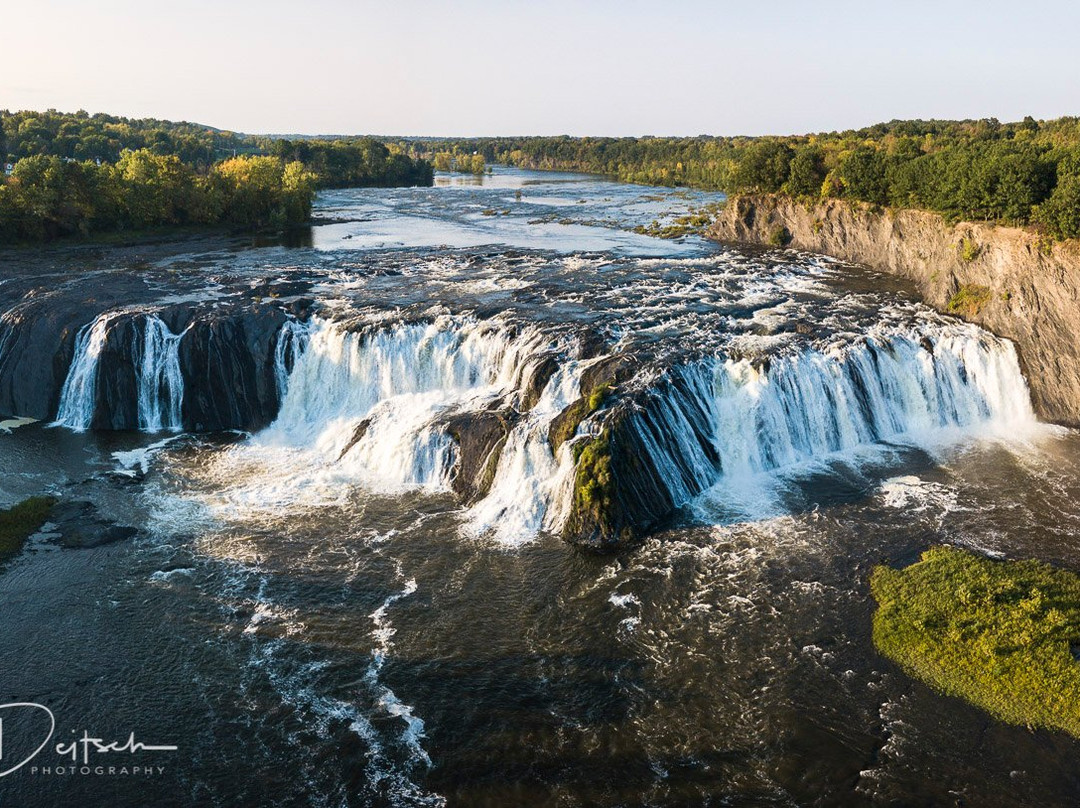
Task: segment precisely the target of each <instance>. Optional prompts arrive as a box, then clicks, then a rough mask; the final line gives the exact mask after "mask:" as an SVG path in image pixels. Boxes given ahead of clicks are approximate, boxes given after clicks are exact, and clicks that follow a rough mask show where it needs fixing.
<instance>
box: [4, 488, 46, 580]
mask: <svg viewBox="0 0 1080 808" xmlns="http://www.w3.org/2000/svg"><path fill="white" fill-rule="evenodd" d="M55 504H56V500H55V499H53V498H52V497H31V498H30V499H26V500H23V501H22V502H20V503H19V504H18V505H15V506H13V507H11V508H8V509H7V510H5V511H0V564H2V563H3V562H5V561H8V560H9V559H11V558H13V557H14V556H16V555H18V553H19V551H20V550H22V547H23V544H25V543H26V540H27V539H28V538H29V537H30V536H32V535H33V534H34V533H36V532H37V531H38V530H40V529H41V526H42V525H44V524H45V522H46V521H48V518H49V512H50V511H51V510H52V507H53V505H55Z"/></svg>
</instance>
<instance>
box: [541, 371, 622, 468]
mask: <svg viewBox="0 0 1080 808" xmlns="http://www.w3.org/2000/svg"><path fill="white" fill-rule="evenodd" d="M614 386H615V380H614V379H608V380H607V381H603V382H600V383H599V384H597V385H596V386H595V387H593V389H592V390H590V391H589V394H588V395H587V396H586V395H583V396H582V397H581V398H579V399H578V400H577V401H575V402H574V403H573V404H571V405H570V406H569V407H567V408H566V409H565V410H563V411H562V412H561V413H559V414H558V415H557V416H556V417H555V419H554V420H553V421H552V422H551V427H550V428H549V429H548V443H550V444H551V451H552V452H553V453H554V452H557V451H559V447H560V446H562V445H563V444H564V443H566V442H567V441H568V440H570V438H572V437H573V436H574V433H575V432H577V428H578V427H579V426H580V425H581V422H582V421H584V420H585V419H586V418H588V417H589V416H590V415H592V414H593V413H594V412H596V411H597V410H599V409H600V408H601V407H603V406H604V404H605V403H607V399H608V396H610V395H611V391H612V389H613V388H614Z"/></svg>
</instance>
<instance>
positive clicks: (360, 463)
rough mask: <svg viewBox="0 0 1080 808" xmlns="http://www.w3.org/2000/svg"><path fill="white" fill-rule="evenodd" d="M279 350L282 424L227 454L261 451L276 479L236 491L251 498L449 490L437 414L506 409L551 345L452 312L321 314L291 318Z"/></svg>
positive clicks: (530, 332) (449, 453)
mask: <svg viewBox="0 0 1080 808" xmlns="http://www.w3.org/2000/svg"><path fill="white" fill-rule="evenodd" d="M278 346H279V350H278V352H277V367H276V376H277V378H278V379H279V380H281V382H280V384H281V389H282V390H283V391H284V395H283V397H282V404H281V409H280V412H279V414H278V417H277V420H275V421H274V423H273V424H271V426H270V427H268V428H267V429H266V430H264V431H263V432H261V433H260V434H259V435H258V436H256V438H255V439H254V440H253V441H252V442H251V443H250V444H248V445H245V446H243V447H239V448H238V450H237V452H236V453H234V456H233V457H231V458H230V460H231V461H239V462H240V463H241V464H243V463H244V462H245V460H250V461H252V462H255V458H256V457H257V458H258V461H257V462H258V465H259V466H260V467H262V468H267V467H270V468H273V469H278V470H279V472H280V475H278V474H272V475H260V480H261V481H262V482H256V485H255V489H249V490H246V491H243V492H238V494H237V498H238V499H239V500H241V501H242V502H243V503H244V504H246V505H257V504H259V503H267V504H268V503H272V502H276V501H280V498H282V497H288V496H293V495H297V494H299V493H300V492H303V495H304V496H305V497H306V498H315V499H316V500H318V499H325V498H329V499H331V500H333V499H337V498H339V497H340V496H341V495H342V492H343V490H345V489H346V488H347V486H348V484H349V483H353V484H356V483H360V484H362V485H364V486H365V487H366V488H368V489H369V490H375V491H381V492H386V493H391V492H394V491H398V490H401V489H408V488H415V487H422V488H425V489H428V490H432V491H442V490H448V489H449V488H450V485H451V481H452V479H453V474H454V472H455V468H456V465H457V461H458V451H457V446H456V443H455V441H454V439H453V438H452V437H451V436H450V434H449V432H448V431H447V429H446V428H445V425H444V424H443V423H442V419H443V418H444V417H445V416H447V415H448V414H451V413H457V412H475V411H481V410H483V409H484V408H486V407H488V406H491V405H492V404H494V403H495V402H498V401H500V400H501V399H504V398H506V399H507V401H506V404H507V406H509V405H510V403H511V401H512V399H513V397H514V396H515V395H516V394H517V393H518V391H519V389H520V388H521V386H522V385H523V383H524V376H525V373H526V371H527V370H528V363H529V360H530V359H531V358H532V357H534V356H535V355H537V354H538V353H541V352H544V351H550V350H551V348H552V340H551V338H550V337H548V336H545V335H544V334H543V333H542V332H541V331H539V330H537V329H529V328H526V329H522V330H517V329H513V328H510V327H508V326H505V325H504V324H501V323H490V322H488V323H477V322H473V321H469V320H461V319H455V318H448V317H444V318H440V319H439V320H437V321H436V322H433V323H410V324H397V325H393V326H389V327H386V328H381V329H378V330H367V331H360V332H354V331H349V330H347V329H345V328H343V327H341V326H340V325H338V324H336V323H334V322H332V321H329V320H323V319H315V320H313V321H312V323H311V324H310V326H308V327H306V328H305V327H301V326H297V325H295V324H293V323H289V324H287V325H286V326H285V331H283V333H282V335H281V336H280V337H279V341H278ZM281 346H284V347H281ZM557 412H558V410H555V411H554V412H553V413H552V414H551V416H550V417H554V415H555V414H557ZM270 478H274V479H272V480H271V479H270ZM286 481H287V482H286Z"/></svg>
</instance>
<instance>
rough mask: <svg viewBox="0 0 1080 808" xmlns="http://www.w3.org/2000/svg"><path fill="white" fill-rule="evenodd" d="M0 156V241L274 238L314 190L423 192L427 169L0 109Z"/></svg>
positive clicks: (271, 143)
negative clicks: (196, 234)
mask: <svg viewBox="0 0 1080 808" xmlns="http://www.w3.org/2000/svg"><path fill="white" fill-rule="evenodd" d="M5 150H6V154H7V160H8V161H9V162H12V163H14V168H13V170H12V171H11V175H10V176H0V243H3V242H19V241H27V242H32V241H43V240H50V239H55V238H61V237H64V236H71V235H82V236H86V235H91V234H98V233H109V232H117V231H131V230H144V229H147V228H155V227H163V226H164V227H170V226H185V225H227V226H230V227H236V228H264V227H273V228H280V227H287V226H290V225H295V224H300V223H302V222H304V221H306V220H307V219H308V218H309V217H310V215H311V202H312V198H313V196H314V192H315V189H316V187H347V186H348V187H351V186H400V185H430V184H431V182H432V169H431V166H430V165H429V164H427V163H426V162H424V161H422V160H416V159H413V158H411V157H409V156H408V155H407V154H405V152H404V150H403V149H402V147H400V146H399V145H389V146H388V145H386V144H383V143H380V142H379V141H377V140H374V139H372V138H355V139H349V140H333V141H321V140H310V141H309V140H304V141H290V140H270V139H267V140H256V139H253V138H248V137H244V136H241V135H235V134H233V133H230V132H220V131H218V130H215V129H210V128H208V127H203V126H197V125H195V124H186V123H179V124H177V123H170V122H168V121H154V120H144V121H134V120H129V119H126V118H112V117H110V116H105V115H94V116H90V115H87V114H86V113H76V114H74V115H66V114H63V113H58V112H55V111H52V110H50V111H49V112H46V113H36V112H18V113H9V112H4V111H0V152H5ZM258 152H264V154H257V153H258ZM265 152H268V153H269V154H265ZM219 158H223V159H219ZM480 159H481V160H482V158H480ZM481 170H482V169H481Z"/></svg>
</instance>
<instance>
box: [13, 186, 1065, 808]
mask: <svg viewBox="0 0 1080 808" xmlns="http://www.w3.org/2000/svg"><path fill="white" fill-rule="evenodd" d="M718 200H719V197H717V196H715V195H709V194H703V193H698V192H685V191H678V190H673V189H661V188H649V187H643V186H633V185H624V184H617V183H613V182H609V181H606V180H602V179H598V178H594V177H587V176H581V175H573V174H555V173H537V172H526V171H518V170H512V169H506V168H497V169H496V170H495V173H494V174H492V175H490V176H487V177H484V178H479V179H474V178H461V177H452V176H448V175H440V176H439V177H438V182H437V184H436V187H434V188H420V189H396V190H377V189H372V190H336V191H327V192H323V193H321V194H320V195H319V198H318V200H317V203H316V209H315V215H316V224H315V225H314V226H313V227H311V228H310V230H309V231H305V232H303V233H299V234H293V235H292V236H290V238H288V239H286V240H284V241H278V242H269V243H265V244H257V245H251V244H229V245H227V246H224V247H222V246H199V245H198V244H196V246H195V247H191V246H185V245H184V244H179V245H177V246H176V247H175V248H174V249H166V250H161V249H159V250H157V251H156V252H153V255H152V257H151V258H150V259H146V258H145V257H138V258H132V257H131V254H130V252H128V253H125V252H123V251H116V252H113V251H110V250H108V249H104V250H101V251H98V252H87V253H85V256H84V254H83V253H77V254H76V258H75V259H70V258H66V259H65V260H63V261H51V260H50V259H49V258H48V256H47V255H46V257H44V258H42V257H41V256H40V255H35V256H34V258H33V260H32V261H31V260H27V261H26V263H25V265H23V264H21V263H20V261H19V260H18V258H17V257H16V258H12V257H11V254H8V257H7V258H6V262H7V263H6V264H5V266H4V267H3V277H2V280H0V305H2V306H3V308H4V311H5V314H4V319H2V320H0V326H2V327H0V394H2V395H6V396H7V397H8V398H7V400H9V401H11V402H14V404H13V405H12V407H11V408H14V407H15V406H16V404H18V402H26V403H25V404H21V405H19V408H20V409H32V408H33V407H34V406H40V407H43V408H51V409H50V411H49V412H48V417H42V416H43V415H44V414H45V413H44V412H42V413H33V412H30V413H28V412H25V411H24V412H14V413H11V414H12V415H26V414H31V415H33V414H37V415H38V417H39V419H40V420H38V421H37V422H34V423H25V424H24V423H21V422H15V423H10V424H8V425H7V426H6V427H3V428H2V431H0V447H2V449H0V469H2V476H0V505H8V504H11V503H13V502H16V501H18V500H20V499H21V498H23V497H25V496H28V495H31V494H37V493H40V492H42V491H49V492H52V493H53V494H55V495H56V496H58V497H60V498H61V499H63V500H68V501H85V502H89V503H92V506H93V508H94V509H95V510H96V511H97V513H98V514H100V515H101V517H100V518H102V519H105V520H107V521H109V522H116V523H120V524H123V525H129V526H132V527H135V528H137V529H138V533H137V535H136V536H135V537H134V538H130V539H126V540H123V541H109V542H84V545H91V546H81V547H69V546H65V545H67V544H71V543H72V542H70V541H65V540H64V534H65V526H64V525H62V524H50V525H46V527H45V529H44V531H43V532H42V533H40V534H38V535H36V536H34V537H32V538H31V540H30V542H29V544H28V547H27V549H26V550H24V552H23V553H22V554H21V555H20V556H19V557H17V558H16V559H15V560H14V561H12V562H10V563H9V564H7V566H6V568H5V569H4V570H3V571H2V572H0V604H2V615H3V616H2V619H0V670H2V671H3V677H2V680H0V691H2V692H0V698H2V700H3V701H4V702H8V703H13V702H22V703H34V704H41V705H45V706H47V707H48V708H49V710H50V711H51V713H52V715H53V716H54V719H55V722H56V725H55V732H54V733H53V737H52V740H51V741H50V744H49V745H48V746H47V747H46V748H45V749H44V750H43V751H41V752H40V753H38V754H37V756H35V757H34V758H33V759H32V760H30V761H29V762H28V763H27V764H26V765H25V766H23V767H22V768H20V769H19V770H18V771H15V772H12V773H11V774H8V775H5V776H3V777H0V804H3V805H9V804H10V805H110V806H129V805H130V806H137V805H151V804H153V805H222V806H234V805H314V806H323V805H325V806H420V805H429V806H441V805H448V806H466V805H467V806H511V805H529V806H532V805H538V806H539V805H550V806H586V805H605V806H607V805H611V806H614V805H626V806H631V805H655V806H682V805H736V806H742V805H860V804H866V805H954V804H963V805H972V806H987V805H1017V806H1019V805H1045V806H1049V805H1072V804H1076V802H1077V801H1078V800H1080V776H1078V774H1077V772H1078V771H1080V766H1078V763H1080V747H1078V746H1077V742H1076V741H1074V740H1071V739H1070V738H1068V737H1066V736H1064V735H1062V734H1059V733H1049V732H1044V731H1039V732H1030V731H1028V730H1026V729H1023V728H1018V727H1010V726H1006V725H1003V724H1001V723H999V722H997V721H994V720H992V719H990V718H988V717H987V716H986V715H985V714H984V713H982V712H980V711H979V710H977V709H976V708H974V707H971V706H968V705H966V704H964V703H962V702H959V701H957V700H955V699H951V698H946V697H943V696H940V695H938V694H936V693H934V692H933V691H931V690H929V689H928V688H926V687H925V686H923V685H921V684H919V683H918V682H915V681H913V680H911V679H910V678H908V677H907V676H905V675H904V674H903V673H902V672H901V671H899V669H898V668H896V667H895V666H894V665H892V664H891V663H889V662H888V661H887V660H885V659H883V658H882V657H880V656H879V655H878V654H877V653H876V652H875V650H874V648H873V644H872V642H871V639H870V620H871V615H872V612H873V602H872V599H871V598H870V596H869V589H868V577H869V574H870V572H871V570H872V568H873V566H874V565H876V564H880V563H885V564H891V565H903V564H906V563H910V562H911V561H914V560H915V559H916V558H917V557H918V555H919V553H920V552H921V551H922V550H924V549H926V548H927V547H929V546H932V545H935V544H941V543H947V544H953V545H958V546H963V547H968V548H971V549H975V550H978V551H980V552H984V553H988V554H991V555H994V556H1002V557H1014V558H1020V557H1025V558H1026V557H1033V558H1040V559H1044V560H1047V561H1050V562H1053V563H1057V564H1061V565H1063V566H1065V567H1067V568H1071V569H1073V570H1080V482H1078V481H1080V474H1078V472H1080V461H1078V460H1077V458H1080V451H1078V450H1080V437H1078V436H1077V435H1076V433H1074V432H1072V431H1069V430H1066V429H1063V428H1060V427H1054V426H1051V425H1046V424H1041V423H1039V422H1038V421H1037V420H1036V418H1035V416H1034V415H1033V413H1032V410H1031V407H1030V404H1029V400H1028V394H1027V388H1026V385H1025V382H1024V379H1023V377H1022V375H1021V371H1020V363H1019V361H1018V358H1017V356H1016V354H1015V351H1014V350H1013V348H1012V346H1011V345H1010V344H1009V343H1007V342H1005V341H1003V340H999V339H997V338H995V337H993V336H992V335H990V334H987V333H986V332H983V331H981V330H979V329H978V328H976V327H975V326H972V325H968V324H964V323H961V322H959V321H957V320H955V319H951V318H947V317H944V316H941V315H939V314H937V313H935V312H933V311H931V310H930V309H928V308H926V307H924V306H922V305H921V304H920V303H918V302H917V300H916V298H915V297H914V295H913V293H912V290H911V289H909V288H907V287H905V286H904V285H903V284H901V283H899V282H897V281H895V280H893V279H889V278H887V277H885V276H883V275H879V274H876V273H873V272H870V271H868V270H865V269H860V268H857V267H853V266H849V265H845V264H842V263H839V262H836V261H833V260H830V259H827V258H824V257H821V256H814V255H808V254H801V253H796V252H791V251H772V252H770V251H761V250H750V249H745V250H743V249H738V248H735V247H731V246H723V245H718V244H714V243H711V242H708V241H705V240H703V239H701V238H698V237H696V236H686V237H683V238H681V239H676V240H663V239H659V238H653V237H651V236H649V235H646V234H645V232H634V228H636V227H643V228H647V227H648V225H650V223H652V222H653V221H655V220H659V221H661V222H670V221H671V220H672V219H673V217H675V216H678V215H682V214H685V213H687V212H688V211H691V210H694V209H697V208H700V207H701V206H703V205H706V204H708V203H711V202H715V201H718ZM646 232H648V231H647V230H646ZM60 311H62V312H64V314H63V316H61V315H59V314H58V315H56V317H57V318H58V319H56V321H55V322H54V321H53V320H50V318H49V316H47V315H48V312H60ZM238 312H239V313H238ZM253 312H254V314H253ZM230 317H231V318H234V319H233V320H229V319H228V318H230ZM254 317H258V318H262V319H258V320H256V319H252V318H254ZM65 318H66V319H65ZM236 318H239V319H236ZM256 322H257V323H264V324H265V327H264V326H262V325H260V326H259V328H262V329H263V330H260V331H257V330H256V327H255V325H253V323H256ZM235 323H239V324H240V325H238V326H236V325H234V324H235ZM200 329H201V330H200ZM54 333H55V335H56V336H55V340H54V342H48V340H49V339H53V336H51V335H53V334H54ZM42 335H44V336H42ZM199 335H202V336H199ZM238 335H239V336H238ZM196 337H198V339H200V340H202V341H201V342H198V343H197V344H196V342H195V340H196ZM46 343H47V344H49V345H54V344H55V346H58V347H56V351H57V353H56V357H57V358H53V357H52V356H51V355H45V357H44V358H42V357H41V356H31V354H32V353H33V351H34V350H37V349H36V348H33V347H32V346H36V345H41V344H46ZM240 344H243V345H245V346H247V347H246V348H245V350H249V351H256V350H258V351H261V352H262V353H261V354H259V356H262V357H263V359H262V360H260V361H261V362H262V364H259V365H257V367H258V368H262V370H259V371H258V373H254V372H252V373H249V371H248V365H246V364H243V363H242V362H240V360H238V359H236V357H235V356H234V355H233V353H232V346H234V345H240ZM51 350H52V348H50V351H51ZM612 357H618V358H619V361H620V362H621V364H620V365H619V366H618V367H619V368H621V370H620V371H619V374H618V375H617V379H616V382H615V383H614V385H613V386H612V387H611V388H610V390H608V389H607V388H605V390H606V391H607V392H606V395H607V398H605V399H604V401H603V403H602V404H601V406H600V408H599V410H598V411H597V412H594V413H592V414H591V415H590V416H589V417H588V418H586V419H585V420H584V421H583V422H582V423H581V424H580V426H579V427H578V428H577V430H576V433H575V434H574V435H573V436H572V437H571V439H570V440H568V441H567V443H566V444H564V445H563V446H561V447H558V448H557V449H554V450H553V448H552V444H551V438H550V435H551V428H552V423H553V422H554V420H555V419H556V418H557V417H558V416H559V414H560V413H561V412H562V411H563V410H565V409H566V408H567V407H568V406H570V405H571V404H572V403H573V402H574V401H575V400H576V399H578V398H579V397H580V396H581V395H582V393H583V392H587V390H586V389H585V387H584V386H583V382H582V379H583V378H586V377H587V374H588V373H589V370H590V368H594V367H599V366H600V363H604V362H609V361H610V360H611V358H612ZM244 361H247V360H244ZM19 362H22V363H23V364H21V365H20V364H18V363H19ZM5 363H6V365H5ZM234 365H235V366H234ZM5 368H6V369H5ZM43 368H44V370H42V369H43ZM200 369H201V370H200ZM208 369H209V370H208ZM211 371H212V372H211ZM203 372H205V374H206V378H203V379H200V378H197V376H198V374H199V373H203ZM5 373H6V374H7V375H6V376H5V375H4V374H5ZM215 373H220V374H221V375H220V376H216V375H213V374H215ZM245 374H247V375H245ZM260 374H261V375H260ZM249 376H250V378H249ZM232 379H242V382H240V381H238V382H236V383H235V387H236V389H240V388H242V390H241V392H240V393H238V392H236V390H231V391H229V390H226V389H225V388H231V387H232V386H233V385H232V382H229V381H228V380H232ZM222 380H226V381H222ZM4 385H6V387H5V386H4ZM5 391H6V392H5ZM241 393H242V394H241ZM36 401H40V402H42V403H41V404H40V405H37V404H35V403H34V402H36ZM620 408H621V409H620ZM615 412H621V413H625V416H624V421H623V423H624V425H628V426H624V427H623V428H624V429H625V430H628V431H629V433H630V434H632V436H633V442H632V452H631V460H633V462H631V461H630V460H628V461H626V462H627V467H628V468H629V467H630V466H633V468H634V469H638V471H633V472H631V471H624V472H621V473H623V474H624V475H630V474H632V473H633V474H638V473H640V475H641V476H640V477H634V478H633V481H634V485H636V486H638V487H637V488H635V489H634V490H635V491H640V492H642V493H641V499H642V500H646V501H648V504H649V508H651V509H652V510H649V511H648V513H649V514H651V515H652V516H655V514H656V507H655V506H654V505H653V499H652V498H655V499H656V501H657V502H663V503H667V504H668V505H670V507H669V508H668V512H665V513H664V514H663V516H662V518H658V519H652V518H651V517H650V521H649V522H648V524H647V525H646V524H644V523H642V524H641V525H638V528H640V529H639V535H640V538H639V540H638V541H636V542H634V543H632V544H631V545H630V546H628V547H626V548H624V549H621V550H619V551H618V552H615V553H607V554H597V553H593V552H590V551H588V550H583V549H579V548H576V547H574V546H571V545H570V544H568V543H567V542H566V541H564V540H563V537H562V534H563V533H564V532H565V531H566V530H567V525H568V524H572V517H571V515H570V511H571V510H572V508H573V499H574V487H575V465H574V464H575V457H574V454H575V452H574V449H573V446H574V445H575V444H576V445H578V446H581V445H584V444H585V443H587V442H588V441H589V440H590V439H593V438H595V437H596V436H597V435H600V434H602V433H603V430H604V429H605V426H606V425H607V424H608V423H609V422H608V421H605V418H607V417H609V416H610V415H611V414H613V413H615ZM455 419H457V420H455ZM454 424H458V425H459V426H457V427H455V426H454ZM460 424H465V426H460ZM478 424H482V425H485V426H484V429H488V428H489V426H490V425H491V424H497V426H491V427H490V429H492V430H495V432H494V434H495V438H493V439H488V438H485V439H484V440H480V438H477V440H478V441H480V443H483V444H484V446H483V448H484V451H483V452H482V454H483V457H482V458H481V460H483V463H480V464H478V465H477V464H474V465H476V468H473V469H466V468H465V467H466V465H467V455H468V449H467V447H466V442H465V439H463V438H461V437H460V434H459V433H462V434H467V435H473V434H474V433H475V434H480V433H479V431H478V430H479V427H478V426H477V425H478ZM455 430H457V431H455ZM469 430H472V431H469ZM484 434H485V435H486V434H487V433H484ZM485 441H486V442H485ZM496 446H497V447H498V448H497V449H495V448H493V447H496ZM628 451H629V450H628ZM635 458H636V460H634V459H635ZM616 460H618V458H616ZM613 462H614V461H613ZM637 464H640V467H644V468H646V469H647V470H648V475H647V476H646V474H645V472H640V470H639V465H637ZM481 466H483V468H481ZM488 466H490V467H488ZM466 472H468V474H469V475H471V476H470V479H469V480H465V475H466ZM481 477H484V478H485V479H484V480H482V481H480V478H481ZM622 479H624V480H625V479H628V477H625V476H624V477H623V478H622ZM645 479H647V480H648V481H650V483H649V484H650V485H651V486H652V487H651V488H648V490H646V487H645V484H644V483H642V482H641V480H645ZM466 483H467V484H466ZM627 485H629V483H627ZM657 492H660V493H657ZM643 508H644V506H643ZM24 712H25V711H24ZM5 717H6V718H7V720H6V721H4V722H3V724H2V726H0V732H3V733H4V735H2V736H0V737H3V738H4V741H5V745H4V746H3V747H2V750H3V751H2V752H0V763H5V764H6V763H7V762H9V761H11V760H13V759H14V757H15V756H17V755H19V754H21V753H20V752H19V750H20V748H21V749H22V750H24V751H25V750H26V749H32V747H33V746H34V745H35V744H34V739H36V738H40V737H41V730H40V728H39V727H38V728H35V727H34V725H33V724H34V720H31V719H27V718H25V717H24V718H23V719H20V720H16V715H15V714H13V713H8V714H7V715H6V716H5V715H0V719H3V718H5ZM39 717H40V716H39ZM35 720H36V719H35ZM84 730H86V731H87V732H89V733H90V734H91V735H93V736H94V737H97V738H104V739H109V740H116V741H119V742H121V743H123V742H125V741H127V740H128V739H129V735H130V734H131V733H134V734H135V736H136V739H137V740H138V741H141V742H144V743H146V744H151V745H167V746H175V747H176V748H175V749H174V750H159V751H146V750H143V751H138V752H111V753H106V752H97V751H95V750H93V749H92V750H91V751H90V752H89V755H88V765H87V766H85V767H84V766H83V765H82V764H83V759H82V757H81V756H78V757H79V759H78V761H77V762H76V765H75V769H74V770H73V771H68V770H66V769H64V768H63V767H64V766H65V760H66V765H72V764H71V761H70V755H69V756H68V758H67V759H65V758H63V757H62V756H61V755H58V754H56V752H55V750H54V748H53V745H54V744H55V743H57V742H63V741H70V740H72V739H76V738H79V737H82V736H83V731H84ZM4 754H6V755H7V757H6V758H5V757H3V756H2V755H4ZM24 756H25V755H24ZM109 766H112V767H121V766H128V767H130V766H140V767H143V768H144V769H149V770H148V771H146V770H141V771H140V772H139V773H138V774H133V773H132V772H130V771H126V770H125V772H120V771H115V772H113V773H110V772H109V770H108V768H107V767H109ZM101 767H106V768H103V769H101V770H100V771H98V770H97V769H99V768H101ZM0 768H5V767H4V766H0ZM84 768H85V771H83V769H84ZM158 768H160V771H159V770H158ZM46 769H48V771H47V772H46Z"/></svg>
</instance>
